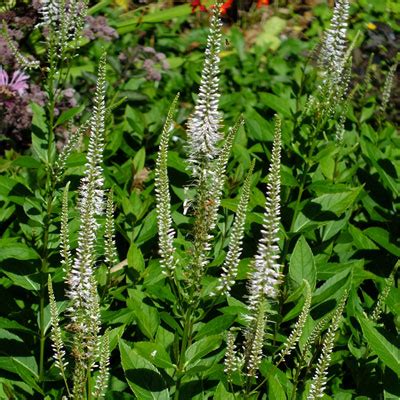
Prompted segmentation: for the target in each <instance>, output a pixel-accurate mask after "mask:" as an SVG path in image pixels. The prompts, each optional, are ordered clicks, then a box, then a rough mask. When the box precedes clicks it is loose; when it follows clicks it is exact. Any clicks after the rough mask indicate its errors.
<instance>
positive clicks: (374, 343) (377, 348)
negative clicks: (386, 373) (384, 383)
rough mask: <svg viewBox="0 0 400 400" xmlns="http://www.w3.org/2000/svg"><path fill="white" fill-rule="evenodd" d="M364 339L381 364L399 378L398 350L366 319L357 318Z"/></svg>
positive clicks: (399, 360)
mask: <svg viewBox="0 0 400 400" xmlns="http://www.w3.org/2000/svg"><path fill="white" fill-rule="evenodd" d="M358 321H359V322H360V325H361V329H362V331H363V334H364V337H365V339H366V340H367V343H368V344H369V346H370V347H371V349H372V350H373V351H374V352H375V353H376V355H377V356H378V357H379V358H380V360H382V362H383V363H384V364H385V365H386V366H388V367H389V368H390V369H392V370H393V371H394V372H395V373H396V374H397V375H398V376H400V349H398V348H397V347H396V346H394V345H393V344H392V343H390V342H389V341H388V340H387V339H386V338H385V337H384V336H383V335H381V334H380V333H379V332H378V331H377V330H376V329H375V328H374V324H373V323H372V322H371V321H369V320H368V319H366V318H363V317H361V316H360V317H359V318H358Z"/></svg>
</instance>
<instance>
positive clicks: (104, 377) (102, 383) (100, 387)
mask: <svg viewBox="0 0 400 400" xmlns="http://www.w3.org/2000/svg"><path fill="white" fill-rule="evenodd" d="M109 364H110V334H109V332H108V331H106V332H105V333H104V335H103V338H102V341H101V345H100V361H99V375H98V376H97V379H96V384H95V387H94V392H93V396H94V398H95V399H101V398H103V396H104V393H105V391H106V389H107V386H108V377H109V375H110V373H109V370H108V366H109Z"/></svg>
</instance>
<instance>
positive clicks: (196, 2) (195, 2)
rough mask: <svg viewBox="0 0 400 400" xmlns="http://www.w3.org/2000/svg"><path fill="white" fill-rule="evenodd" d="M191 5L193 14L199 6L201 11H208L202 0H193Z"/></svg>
mask: <svg viewBox="0 0 400 400" xmlns="http://www.w3.org/2000/svg"><path fill="white" fill-rule="evenodd" d="M190 5H191V7H192V14H193V13H194V12H195V11H196V9H197V8H199V10H200V11H203V12H205V11H207V8H206V7H205V6H204V5H203V4H201V0H192V2H191V3H190Z"/></svg>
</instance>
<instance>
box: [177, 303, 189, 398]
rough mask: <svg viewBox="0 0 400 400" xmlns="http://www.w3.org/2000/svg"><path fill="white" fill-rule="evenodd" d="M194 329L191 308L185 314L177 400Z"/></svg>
mask: <svg viewBox="0 0 400 400" xmlns="http://www.w3.org/2000/svg"><path fill="white" fill-rule="evenodd" d="M192 329H193V324H192V309H191V307H189V308H188V310H187V312H186V314H185V322H184V328H183V337H182V344H181V349H180V354H179V361H178V368H177V380H176V385H175V387H176V389H175V396H174V399H175V400H179V392H180V388H181V382H182V377H183V375H184V369H185V362H186V359H185V352H186V349H187V347H188V344H189V343H190V341H191V336H192Z"/></svg>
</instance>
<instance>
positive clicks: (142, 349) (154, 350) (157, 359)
mask: <svg viewBox="0 0 400 400" xmlns="http://www.w3.org/2000/svg"><path fill="white" fill-rule="evenodd" d="M135 350H136V351H137V352H138V353H139V354H140V355H141V356H142V357H144V358H145V359H146V360H148V361H150V362H151V363H152V364H154V365H155V366H156V367H160V368H175V366H174V365H173V364H172V361H171V358H170V356H169V355H168V353H167V352H166V351H165V350H164V348H163V346H161V345H160V344H158V343H150V342H136V343H135Z"/></svg>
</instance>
